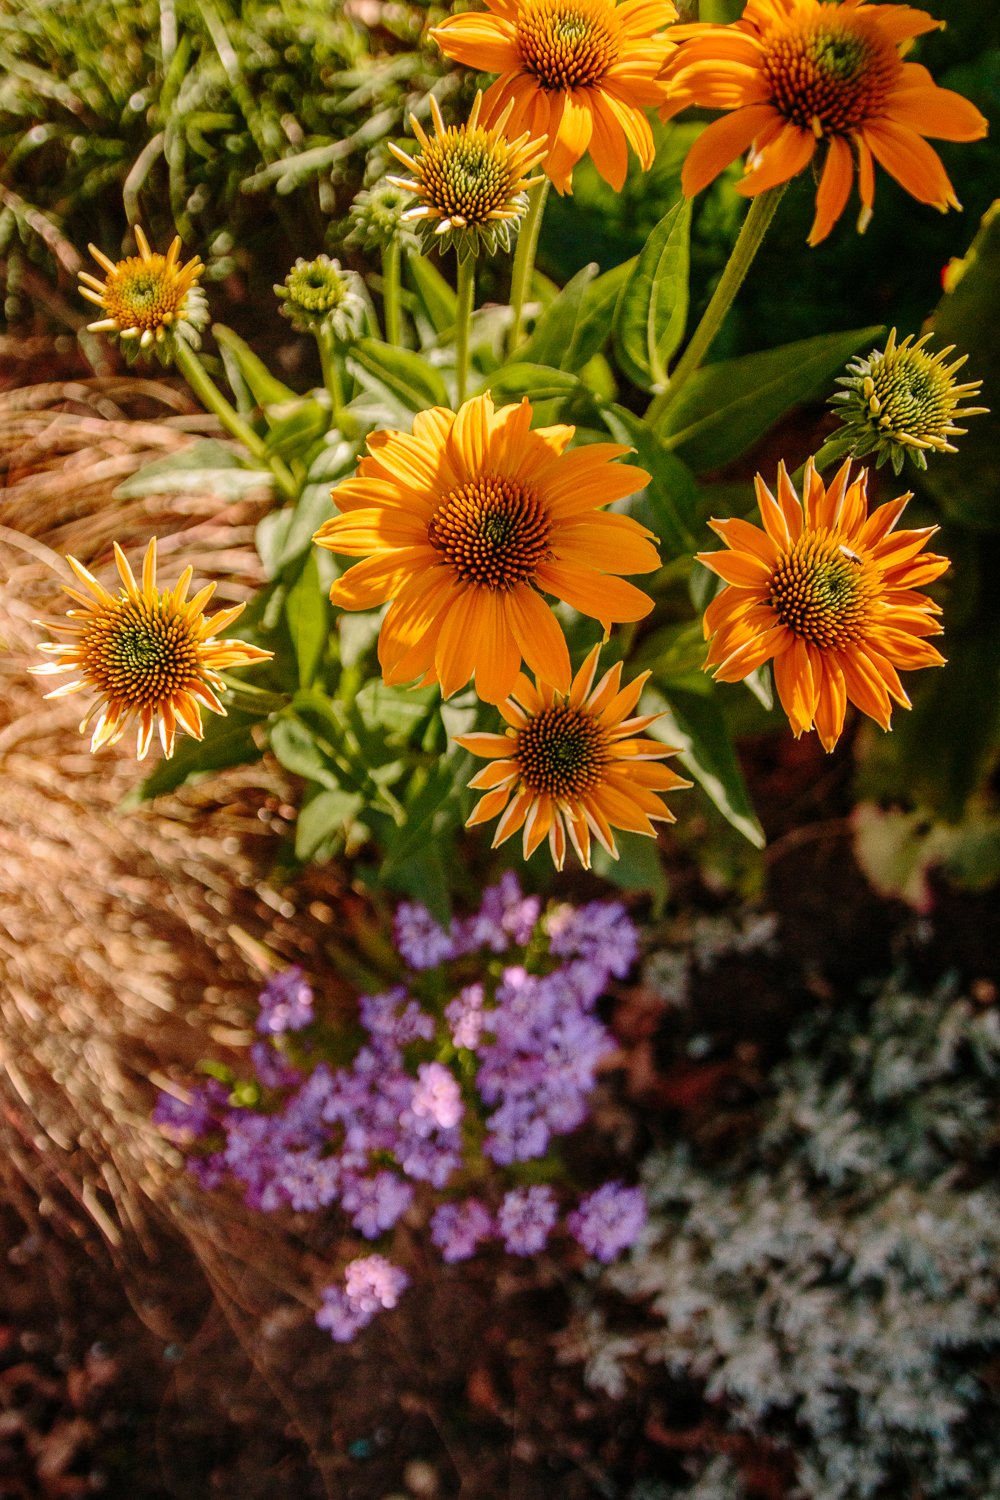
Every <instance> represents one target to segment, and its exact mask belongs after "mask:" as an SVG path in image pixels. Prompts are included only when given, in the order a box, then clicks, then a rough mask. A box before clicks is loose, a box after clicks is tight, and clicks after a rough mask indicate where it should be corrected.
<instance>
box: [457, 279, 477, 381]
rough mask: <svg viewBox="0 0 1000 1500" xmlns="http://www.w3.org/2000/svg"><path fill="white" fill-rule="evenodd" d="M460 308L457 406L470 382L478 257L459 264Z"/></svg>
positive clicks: (458, 322)
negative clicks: (470, 332) (470, 342)
mask: <svg viewBox="0 0 1000 1500" xmlns="http://www.w3.org/2000/svg"><path fill="white" fill-rule="evenodd" d="M457 292H458V306H457V308H456V310H455V385H456V388H457V394H458V400H457V403H456V404H457V405H458V406H461V404H462V402H463V401H464V400H465V393H466V388H467V386H468V381H469V325H470V324H471V322H472V310H473V308H474V307H475V305H476V257H475V256H474V255H467V256H466V258H465V260H460V261H459V263H458V287H457Z"/></svg>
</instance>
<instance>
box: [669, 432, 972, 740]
mask: <svg viewBox="0 0 1000 1500" xmlns="http://www.w3.org/2000/svg"><path fill="white" fill-rule="evenodd" d="M849 481H850V462H849V461H848V462H847V463H845V464H844V466H843V468H842V469H841V470H840V472H839V473H838V474H837V476H836V478H835V479H834V480H833V483H832V484H831V485H829V487H827V486H826V485H825V484H824V483H823V480H822V479H821V478H820V476H819V474H818V473H817V471H816V469H815V467H814V465H813V462H812V460H811V459H810V460H809V463H808V464H807V465H806V477H805V495H804V499H803V501H800V500H799V497H798V495H797V493H796V491H795V489H794V488H793V486H792V484H791V481H790V480H789V478H788V475H787V473H786V472H785V468H784V465H782V466H781V468H780V470H779V472H778V494H777V498H775V496H774V495H772V494H771V492H770V490H769V489H768V488H767V486H766V485H765V484H764V482H763V480H762V479H761V478H760V477H759V476H758V478H757V481H756V483H757V499H758V501H759V504H760V511H761V516H762V518H763V522H764V530H763V531H762V530H760V529H759V528H758V527H756V526H751V525H749V524H748V523H747V522H746V521H740V520H729V521H712V522H711V526H712V529H713V530H714V531H716V532H717V533H718V535H719V536H720V537H721V538H722V540H723V541H724V542H725V543H726V546H727V547H728V548H729V549H730V550H729V551H728V552H703V553H700V554H699V560H700V561H701V562H703V563H704V564H705V566H706V567H707V568H711V569H712V571H713V572H714V573H717V574H718V575H719V577H720V578H722V579H724V580H725V582H726V583H727V584H728V587H727V588H725V589H723V591H722V592H721V593H720V594H719V595H717V597H716V598H715V599H714V600H713V601H712V603H711V604H710V605H709V607H708V609H707V610H706V612H705V635H706V637H711V642H712V643H711V646H710V648H709V653H708V657H707V658H706V662H705V669H706V671H713V672H714V675H715V677H716V678H717V680H719V681H720V682H742V680H743V679H744V678H745V677H748V676H749V674H750V673H751V672H753V671H755V670H756V669H757V668H758V667H760V666H763V664H764V662H766V661H773V663H774V680H775V686H776V687H777V690H778V697H779V698H780V699H781V704H782V707H783V708H784V710H785V712H786V713H787V714H788V718H789V721H790V723H791V726H792V730H793V732H794V734H795V736H796V738H798V736H799V735H801V734H803V733H804V732H805V731H806V730H808V729H812V728H813V727H815V729H816V731H817V732H818V734H819V737H820V740H821V742H822V744H823V748H824V749H825V750H832V749H833V747H834V745H835V744H836V743H837V740H838V739H839V737H840V733H841V730H842V729H843V727H844V716H845V713H846V711H847V704H848V701H850V702H852V703H854V704H855V705H856V706H857V707H858V708H860V709H861V711H862V713H865V714H868V716H869V717H870V718H872V719H874V720H875V722H876V723H877V724H880V725H881V726H882V728H883V729H888V728H889V727H890V715H891V708H892V700H895V701H896V702H897V703H899V704H901V705H902V706H903V707H904V708H909V706H910V700H909V698H908V697H907V696H906V693H905V692H904V690H903V686H902V683H901V682H900V680H899V672H900V670H903V671H912V670H913V669H914V668H917V667H931V666H941V665H943V662H944V658H943V657H942V656H941V654H940V653H939V652H938V651H936V650H935V648H934V647H933V646H932V645H930V644H929V643H928V641H927V640H926V637H927V636H929V635H939V634H940V633H941V628H942V627H941V625H940V624H939V623H938V620H937V616H938V615H939V614H940V613H941V611H940V608H939V606H938V605H936V604H935V603H934V601H933V600H932V599H930V598H928V596H927V595H926V594H922V593H919V592H918V590H919V589H920V587H921V586H922V585H924V584H927V583H930V582H932V580H933V579H935V578H939V577H940V575H941V574H942V573H943V572H944V571H945V569H946V568H947V567H948V559H947V558H946V557H936V556H935V555H934V554H933V553H930V552H924V551H922V550H921V549H922V548H923V546H924V543H925V542H927V541H928V540H929V539H930V538H931V537H932V536H933V535H934V532H935V531H936V530H937V528H936V527H933V526H932V527H928V528H927V529H925V530H923V531H901V532H894V531H893V530H892V528H893V526H894V525H895V523H896V521H897V520H898V519H899V517H900V515H901V514H902V512H903V509H904V507H905V505H906V502H907V500H908V499H909V498H910V497H909V496H908V495H903V496H901V497H900V499H898V500H892V501H890V502H889V503H888V504H886V505H882V506H879V508H878V509H877V510H875V511H873V512H872V514H871V515H869V514H868V499H867V473H866V471H865V470H862V471H861V473H860V474H859V475H858V477H857V478H856V479H855V480H854V482H853V483H850V482H849Z"/></svg>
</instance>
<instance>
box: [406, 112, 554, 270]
mask: <svg viewBox="0 0 1000 1500" xmlns="http://www.w3.org/2000/svg"><path fill="white" fill-rule="evenodd" d="M430 101H431V114H432V116H433V118H434V132H435V133H434V135H433V136H428V135H427V134H426V132H425V131H424V129H423V127H422V126H421V124H420V121H419V120H418V119H417V117H416V115H411V116H410V124H411V125H412V126H413V133H414V135H415V136H416V137H417V140H418V141H419V142H420V147H421V150H420V154H419V156H409V155H408V154H407V153H406V152H405V151H403V150H402V149H401V148H400V147H399V146H395V145H393V144H392V142H391V141H390V143H389V150H390V151H391V152H392V153H393V155H394V156H395V157H397V159H398V160H399V161H401V162H402V163H403V165H404V166H405V167H409V169H410V171H411V172H412V173H413V177H412V178H409V177H389V178H387V181H388V182H390V183H392V184H393V185H394V186H395V187H396V188H398V189H403V190H405V191H406V192H408V193H412V194H415V196H416V197H417V198H418V199H419V200H420V201H419V203H418V204H417V206H416V207H415V208H410V209H409V210H408V211H407V212H406V213H405V214H404V215H403V219H404V221H406V222H409V223H412V224H413V226H414V228H416V229H417V230H418V231H419V232H420V234H421V236H422V238H423V242H424V249H425V250H427V251H429V250H435V249H436V250H442V251H443V250H446V249H448V248H450V247H452V246H453V247H454V249H455V251H456V253H457V255H458V258H459V260H465V259H466V257H467V256H469V255H479V254H484V255H496V254H497V252H498V250H506V251H509V250H510V235H511V230H512V229H516V227H517V226H518V224H519V223H520V222H521V220H522V219H523V218H524V215H525V213H526V212H527V208H528V192H527V190H528V188H529V187H532V186H533V185H534V184H535V183H536V182H539V181H541V178H539V177H528V176H527V175H526V174H527V173H528V172H530V171H531V169H532V167H534V166H536V165H537V163H538V162H539V161H540V160H541V158H542V156H543V155H544V154H545V141H544V140H534V141H533V140H531V138H530V132H529V131H527V130H525V131H524V133H523V134H522V135H520V136H518V138H517V139H516V140H510V139H508V137H507V135H506V134H505V131H506V127H507V123H508V121H509V119H510V115H511V109H512V106H511V107H508V108H507V109H505V110H504V111H503V112H502V113H501V114H500V115H499V117H498V118H497V120H496V121H495V123H494V124H493V125H492V126H491V127H490V128H489V129H487V128H486V127H485V126H483V125H481V124H480V123H479V111H480V106H481V104H482V95H481V94H477V95H476V99H475V103H474V104H473V106H472V113H471V114H470V116H469V119H468V121H467V122H466V124H464V125H459V126H457V127H455V126H453V127H452V128H450V129H448V128H446V126H445V123H444V119H443V118H442V115H441V109H440V106H439V105H438V102H437V100H436V99H435V97H434V95H433V94H431V96H430Z"/></svg>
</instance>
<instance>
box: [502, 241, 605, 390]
mask: <svg viewBox="0 0 1000 1500" xmlns="http://www.w3.org/2000/svg"><path fill="white" fill-rule="evenodd" d="M596 274H597V266H596V264H592V265H589V266H584V268H583V270H582V271H577V273H576V275H575V276H574V277H573V279H572V281H567V283H566V285H565V286H564V287H563V289H562V291H561V292H560V293H559V295H558V297H557V298H556V299H555V301H554V302H552V303H551V304H550V305H549V306H548V307H547V308H546V309H545V311H544V312H543V313H542V314H541V316H540V317H539V318H538V320H537V322H536V323H535V326H534V329H533V330H532V334H531V338H530V339H529V340H528V342H527V343H526V344H522V345H521V347H520V348H519V349H518V350H517V352H516V353H515V354H513V355H512V356H511V358H510V360H509V361H508V363H509V364H512V365H513V364H525V365H549V366H551V368H552V369H553V370H559V369H562V368H563V360H564V359H565V358H566V356H567V354H568V353H569V351H570V349H571V347H572V344H573V335H574V334H575V332H576V325H577V322H578V320H579V317H580V310H581V307H582V304H583V298H584V293H585V292H586V290H587V288H588V286H589V285H590V283H591V282H592V281H593V279H594V277H595V276H596Z"/></svg>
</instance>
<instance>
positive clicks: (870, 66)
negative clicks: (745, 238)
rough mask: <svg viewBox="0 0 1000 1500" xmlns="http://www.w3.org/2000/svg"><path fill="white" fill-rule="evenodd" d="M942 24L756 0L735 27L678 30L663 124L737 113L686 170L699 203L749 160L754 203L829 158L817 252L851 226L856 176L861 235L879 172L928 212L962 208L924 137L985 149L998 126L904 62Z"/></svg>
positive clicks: (906, 15) (823, 171)
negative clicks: (685, 114) (981, 142)
mask: <svg viewBox="0 0 1000 1500" xmlns="http://www.w3.org/2000/svg"><path fill="white" fill-rule="evenodd" d="M941 24H942V23H941V22H939V21H936V20H935V19H934V18H933V16H930V15H928V14H927V12H926V11H923V10H915V9H913V7H911V6H909V5H871V6H869V5H868V4H867V0H841V3H821V0H748V4H747V5H746V8H745V9H744V12H743V15H742V18H741V19H740V20H739V21H737V22H736V23H735V24H734V25H732V26H711V25H700V24H699V25H694V26H683V27H676V28H675V29H674V31H673V33H672V34H673V36H674V37H675V38H676V39H677V40H678V41H680V43H681V45H680V47H679V48H678V51H677V52H676V53H675V54H674V56H673V57H672V58H671V59H670V61H669V62H668V64H667V66H666V68H665V70H664V77H665V79H666V80H667V82H668V84H669V90H670V92H669V95H668V99H667V102H666V104H665V105H664V106H663V108H662V109H661V111H660V114H661V117H662V118H663V119H668V118H669V117H670V116H672V115H675V114H677V113H678V111H679V110H682V109H685V108H686V107H687V106H688V105H690V104H696V105H700V106H702V107H703V108H708V109H722V110H729V111H732V112H733V113H731V114H729V115H727V116H726V117H725V118H724V119H721V120H716V121H715V123H714V124H712V125H710V126H709V127H708V129H707V130H706V131H705V132H704V134H703V135H702V136H700V138H699V139H698V140H697V141H696V143H695V145H694V146H693V147H692V149H691V151H690V152H689V153H688V158H687V161H686V162H685V165H684V175H683V183H684V191H685V193H686V194H687V195H688V197H692V196H693V195H694V194H695V193H697V192H700V190H701V189H702V188H703V187H705V186H707V184H708V183H709V182H711V181H712V179H713V178H715V177H717V176H718V174H719V173H720V172H722V171H724V170H725V168H726V167H728V166H729V165H730V163H731V162H734V161H735V160H736V158H737V157H738V156H741V155H742V154H743V153H744V152H746V151H749V153H750V155H749V158H748V160H747V169H746V176H745V177H744V179H743V181H742V182H741V183H740V184H739V185H738V187H737V191H738V192H741V193H744V194H746V195H747V196H752V195H753V194H755V193H760V192H763V191H764V190H765V188H771V187H775V186H776V185H777V184H778V183H781V182H787V181H788V180H789V178H791V177H794V176H795V175H796V174H797V173H799V172H801V171H802V170H803V168H805V167H806V166H808V165H809V163H810V162H811V161H813V159H814V158H815V157H817V154H818V161H817V166H818V168H819V169H820V176H819V189H818V192H817V195H816V218H815V221H814V223H813V226H812V231H811V233H810V235H809V243H810V244H811V245H816V244H818V243H819V242H820V240H823V239H825V238H826V236H827V235H828V234H829V233H830V230H831V229H832V228H833V226H834V224H835V223H836V222H837V220H838V219H839V217H840V215H841V214H842V213H843V211H844V208H845V207H846V205H847V199H848V197H849V195H850V191H851V184H852V182H853V179H854V171H855V166H856V167H857V172H858V186H859V191H860V194H861V204H862V207H861V216H860V218H859V220H858V228H859V230H861V231H863V230H864V229H866V228H867V226H868V222H869V220H870V218H871V214H872V206H873V203H874V199H875V173H874V166H873V159H874V160H876V161H879V162H881V164H882V166H883V167H885V169H886V171H887V172H889V173H891V175H892V176H893V177H895V178H896V180H897V182H899V183H901V184H902V186H903V187H904V188H905V189H906V191H907V192H908V193H910V194H912V196H913V197H914V198H916V199H918V201H919V202H921V203H929V204H931V205H932V206H933V207H934V208H937V209H940V210H941V212H942V213H944V212H946V211H947V209H949V208H960V207H961V204H960V203H959V202H958V199H957V198H956V196H955V190H954V188H953V187H952V185H951V182H950V181H949V179H948V175H947V173H946V172H945V170H944V167H943V166H942V164H941V160H940V158H939V157H938V155H937V153H936V152H935V151H933V150H932V149H931V147H930V146H928V144H927V142H926V140H925V139H924V137H925V136H933V137H935V138H936V139H938V140H946V141H974V140H978V139H980V137H982V136H984V135H985V134H986V131H987V129H988V125H987V121H986V120H985V119H984V117H983V116H982V115H981V114H980V112H979V110H978V109H976V107H975V106H974V105H973V104H970V103H969V101H968V100H967V99H963V98H962V96H961V95H960V94H956V93H953V92H952V91H951V90H950V89H941V88H938V87H937V85H936V84H935V82H934V80H933V78H932V77H931V75H930V73H928V71H927V69H926V68H924V67H921V66H920V65H919V64H917V63H907V62H904V61H903V54H905V52H906V50H907V49H908V47H909V46H910V45H911V44H912V41H913V38H914V37H917V36H920V35H921V34H922V33H924V32H928V31H934V30H936V29H937V28H938V27H939V26H940V25H941Z"/></svg>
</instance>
